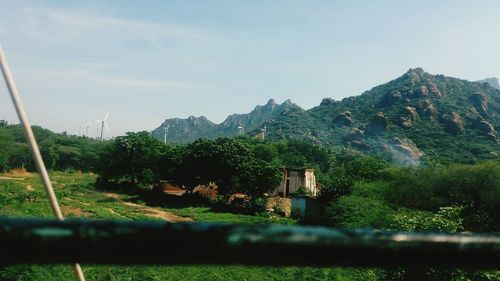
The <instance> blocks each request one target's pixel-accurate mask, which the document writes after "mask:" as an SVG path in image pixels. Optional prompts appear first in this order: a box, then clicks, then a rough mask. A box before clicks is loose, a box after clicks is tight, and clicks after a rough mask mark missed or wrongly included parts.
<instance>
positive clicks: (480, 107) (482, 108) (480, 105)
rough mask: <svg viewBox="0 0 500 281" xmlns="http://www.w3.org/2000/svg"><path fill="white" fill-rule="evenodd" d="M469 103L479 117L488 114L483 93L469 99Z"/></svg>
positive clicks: (485, 97)
mask: <svg viewBox="0 0 500 281" xmlns="http://www.w3.org/2000/svg"><path fill="white" fill-rule="evenodd" d="M469 100H470V101H471V103H472V104H473V105H474V106H475V107H476V109H477V111H479V114H481V115H483V116H484V115H487V114H488V97H487V96H486V95H485V94H484V93H475V94H473V95H471V96H470V97H469Z"/></svg>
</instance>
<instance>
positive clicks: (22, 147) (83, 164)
mask: <svg viewBox="0 0 500 281" xmlns="http://www.w3.org/2000/svg"><path fill="white" fill-rule="evenodd" d="M32 129H33V133H34V134H35V137H36V138H37V141H38V145H39V147H40V152H41V153H42V157H43V159H44V160H45V165H46V166H47V168H48V169H50V170H60V171H63V170H68V169H71V170H80V171H93V170H94V168H95V165H96V163H97V159H98V154H99V152H100V151H101V150H102V148H103V146H104V144H105V143H104V142H101V141H98V140H94V139H90V138H87V137H77V136H68V135H66V134H57V133H54V132H52V131H50V130H47V129H44V128H42V127H39V126H33V127H32ZM0 148H1V149H0V172H4V171H8V170H10V169H15V168H24V169H27V170H28V171H34V170H35V163H34V162H33V159H32V156H31V152H30V149H29V146H28V143H27V141H26V137H25V136H24V132H23V128H22V127H21V126H20V125H11V124H8V123H7V122H6V121H4V120H0Z"/></svg>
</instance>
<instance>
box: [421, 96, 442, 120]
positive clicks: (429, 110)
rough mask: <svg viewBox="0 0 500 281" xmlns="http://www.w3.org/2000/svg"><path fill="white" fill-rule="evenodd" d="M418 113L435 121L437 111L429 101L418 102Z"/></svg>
mask: <svg viewBox="0 0 500 281" xmlns="http://www.w3.org/2000/svg"><path fill="white" fill-rule="evenodd" d="M417 107H418V112H419V114H420V116H423V117H427V118H429V119H431V120H437V110H436V107H434V104H432V102H431V101H430V100H429V99H425V100H421V101H419V102H418V105H417Z"/></svg>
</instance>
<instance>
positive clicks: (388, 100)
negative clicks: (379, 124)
mask: <svg viewBox="0 0 500 281" xmlns="http://www.w3.org/2000/svg"><path fill="white" fill-rule="evenodd" d="M402 99H403V95H402V94H401V92H400V91H393V92H390V93H387V94H385V95H384V96H383V97H382V99H381V100H380V101H379V103H378V106H379V107H387V106H390V105H393V104H395V103H397V102H399V101H401V100H402Z"/></svg>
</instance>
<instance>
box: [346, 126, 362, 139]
mask: <svg viewBox="0 0 500 281" xmlns="http://www.w3.org/2000/svg"><path fill="white" fill-rule="evenodd" d="M364 134H365V132H364V131H362V130H360V129H358V128H352V130H351V133H349V135H348V136H347V139H348V140H361V139H363V137H364Z"/></svg>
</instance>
